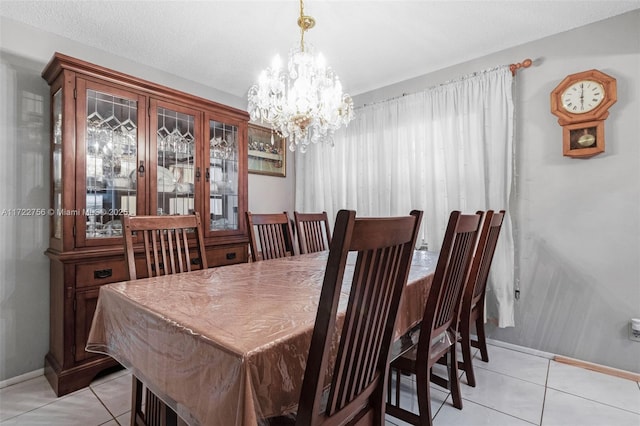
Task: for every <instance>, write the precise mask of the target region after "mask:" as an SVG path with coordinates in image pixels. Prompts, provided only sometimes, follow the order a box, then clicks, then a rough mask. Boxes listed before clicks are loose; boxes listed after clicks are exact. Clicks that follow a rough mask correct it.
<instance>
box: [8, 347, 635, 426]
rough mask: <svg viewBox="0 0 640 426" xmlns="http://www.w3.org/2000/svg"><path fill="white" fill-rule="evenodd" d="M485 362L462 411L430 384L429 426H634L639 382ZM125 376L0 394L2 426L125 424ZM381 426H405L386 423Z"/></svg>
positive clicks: (466, 391) (542, 365) (543, 364)
mask: <svg viewBox="0 0 640 426" xmlns="http://www.w3.org/2000/svg"><path fill="white" fill-rule="evenodd" d="M489 357H490V362H489V363H484V362H482V361H481V360H479V359H475V360H474V362H475V366H476V368H475V372H476V381H477V383H478V384H477V387H475V388H471V387H469V386H467V385H466V380H465V378H464V376H463V377H462V379H461V386H462V396H463V405H464V407H463V409H462V410H457V409H456V408H454V407H453V405H452V403H451V397H450V395H449V393H448V392H446V391H445V390H444V389H442V388H440V387H438V386H435V385H433V391H432V393H431V396H432V407H433V412H434V413H435V418H434V425H436V426H445V425H456V426H472V425H491V426H500V425H505V426H511V425H513V426H520V425H522V426H525V425H531V424H534V425H542V426H551V425H558V426H574V425H575V426H586V425H594V426H624V425H629V426H640V383H638V382H633V381H630V380H625V379H620V378H616V377H612V376H608V375H604V374H599V373H595V372H593V371H589V370H585V369H582V368H578V367H573V366H568V365H566V364H559V363H557V362H554V361H551V360H548V359H546V358H541V357H538V356H534V355H530V354H524V353H522V352H517V351H515V350H511V349H505V348H502V347H498V346H491V347H490V348H489ZM404 381H405V382H406V385H407V386H406V392H404V394H403V399H406V400H407V401H408V403H409V404H414V407H415V409H416V410H417V402H415V397H414V396H413V395H414V393H413V389H415V383H414V382H413V380H412V378H405V379H404ZM130 394H131V376H130V375H129V374H128V373H127V372H126V371H125V370H121V371H119V372H116V373H113V374H111V375H109V376H106V377H102V378H100V379H97V380H95V381H94V382H93V383H92V384H91V386H90V387H88V388H85V389H82V390H79V391H77V392H74V393H72V394H70V395H67V396H64V397H61V398H56V396H55V394H54V393H53V391H52V390H51V387H50V386H49V384H48V383H47V381H46V380H45V378H44V377H42V376H41V377H38V378H35V379H32V380H28V381H25V382H22V383H18V384H15V385H12V386H9V387H6V388H4V389H0V424H2V425H20V426H35V425H47V426H56V425H64V426H71V425H79V426H99V425H106V426H116V425H128V424H129V416H130V412H129V410H130V406H129V404H130ZM387 425H388V426H394V425H398V426H404V425H405V423H403V422H401V421H399V420H397V419H394V418H392V417H388V418H387Z"/></svg>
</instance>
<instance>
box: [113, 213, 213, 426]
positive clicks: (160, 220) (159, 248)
mask: <svg viewBox="0 0 640 426" xmlns="http://www.w3.org/2000/svg"><path fill="white" fill-rule="evenodd" d="M122 222H123V223H122V226H123V233H124V241H125V243H124V253H125V259H126V261H127V267H128V270H129V279H130V280H135V279H137V278H138V275H139V274H138V272H137V271H136V262H135V251H134V235H135V236H137V240H138V241H139V242H141V243H142V249H143V252H144V259H145V264H146V269H147V276H148V277H155V276H159V275H171V274H177V273H182V272H190V271H191V270H192V269H193V266H192V265H194V266H195V265H198V269H200V268H202V269H206V268H207V267H208V265H207V256H206V253H205V251H204V247H205V246H204V238H203V234H202V223H201V221H200V214H199V213H198V212H196V213H195V214H193V215H176V216H129V215H124V216H123V218H122ZM190 234H193V235H194V238H193V240H194V241H195V247H190V245H191V244H190V240H191V238H189V237H188V236H189V235H190ZM132 377H133V379H132V381H133V383H132V392H131V406H132V413H131V426H170V425H175V424H181V420H180V419H179V418H178V416H177V414H176V413H175V411H173V410H172V409H171V408H170V407H168V406H167V405H166V404H165V403H164V402H163V401H162V400H161V399H160V398H159V397H158V396H157V395H155V394H154V393H153V392H151V391H150V390H149V389H148V388H146V392H144V391H143V388H144V386H143V384H142V382H141V381H140V380H139V379H138V378H137V377H136V376H135V375H132ZM143 394H144V405H145V408H144V410H143V408H142V405H143Z"/></svg>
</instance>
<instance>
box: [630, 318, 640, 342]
mask: <svg viewBox="0 0 640 426" xmlns="http://www.w3.org/2000/svg"><path fill="white" fill-rule="evenodd" d="M635 321H638V320H636V319H634V320H631V321H629V340H635V341H636V342H640V330H638V329H637V326H636V329H635V330H634V322H635Z"/></svg>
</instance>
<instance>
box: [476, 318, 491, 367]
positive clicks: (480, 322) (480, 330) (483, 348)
mask: <svg viewBox="0 0 640 426" xmlns="http://www.w3.org/2000/svg"><path fill="white" fill-rule="evenodd" d="M476 334H477V335H478V348H479V349H480V355H481V356H482V360H483V361H484V362H489V352H487V338H486V336H485V334H484V316H483V315H478V317H477V318H476Z"/></svg>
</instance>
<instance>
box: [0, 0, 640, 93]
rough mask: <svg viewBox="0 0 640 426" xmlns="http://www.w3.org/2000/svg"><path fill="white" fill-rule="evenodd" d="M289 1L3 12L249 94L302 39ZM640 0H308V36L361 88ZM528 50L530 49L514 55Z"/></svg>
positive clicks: (13, 5) (348, 84) (40, 4)
mask: <svg viewBox="0 0 640 426" xmlns="http://www.w3.org/2000/svg"><path fill="white" fill-rule="evenodd" d="M298 8H299V5H298V2H297V1H295V0H288V1H267V0H262V1H242V0H236V1H8V0H0V15H2V16H4V17H7V18H10V19H13V20H16V21H19V22H23V23H26V24H29V25H32V26H34V27H38V28H40V29H43V30H45V31H48V32H52V33H55V34H58V35H61V36H64V37H67V38H70V39H73V40H76V41H79V42H82V43H84V44H86V45H89V46H93V47H96V48H100V49H103V50H106V51H108V52H111V53H113V54H116V55H119V56H122V57H125V58H127V59H130V60H133V61H137V62H140V63H144V64H147V65H149V66H152V67H155V68H158V69H160V70H163V71H166V72H169V73H172V74H175V75H179V76H182V77H184V78H187V79H190V80H193V81H196V82H199V83H202V84H205V85H208V86H212V87H214V88H216V89H219V90H223V91H225V92H228V93H231V94H233V95H236V96H240V97H244V96H246V93H247V90H248V88H249V86H251V85H252V84H253V83H254V81H256V80H257V76H258V74H259V73H260V71H261V70H262V69H263V68H264V67H266V66H267V65H269V64H270V62H271V58H272V57H273V56H274V55H275V54H276V53H279V54H280V55H281V56H282V57H283V59H285V58H286V55H287V52H288V51H289V49H290V48H291V47H292V46H293V45H294V44H297V43H299V29H298V27H297V24H296V20H297V16H298V14H299V9H298ZM639 8H640V0H635V1H613V0H611V1H609V0H607V1H580V0H555V1H519V0H510V1H484V0H474V1H451V0H450V1H445V0H441V1H434V0H431V1H429V0H423V1H403V0H394V1H331V0H307V1H306V2H305V14H307V15H311V16H313V17H314V18H315V19H316V21H317V24H316V27H315V28H314V29H312V30H311V31H310V32H308V33H307V35H306V37H305V39H306V41H307V42H310V43H312V44H313V45H314V46H315V47H316V50H317V51H320V52H322V53H323V54H324V56H325V57H326V59H327V62H328V64H329V65H330V66H332V67H333V69H334V70H335V71H336V73H337V74H338V75H339V76H340V78H341V80H342V82H343V86H344V88H345V91H347V92H348V93H350V94H351V95H357V94H360V93H363V92H366V91H369V90H372V89H375V88H379V87H382V86H386V85H388V84H392V83H396V82H398V81H402V80H406V79H408V78H412V77H416V76H419V75H422V74H426V73H428V72H431V71H435V70H438V69H441V68H444V67H447V66H450V65H454V64H457V63H461V62H464V61H468V60H471V59H475V58H478V57H481V56H485V55H487V54H490V53H493V52H497V51H500V50H503V49H506V48H509V47H512V46H516V45H519V44H522V43H526V42H529V41H532V40H536V39H540V38H543V37H546V36H549V35H552V34H556V33H559V32H563V31H566V30H569V29H572V28H576V27H579V26H582V25H586V24H588V23H591V22H595V21H599V20H602V19H606V18H608V17H611V16H615V15H619V14H621V13H624V12H627V11H629V10H632V9H639ZM514 59H519V60H521V59H524V58H514Z"/></svg>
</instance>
